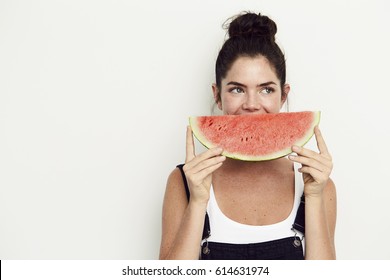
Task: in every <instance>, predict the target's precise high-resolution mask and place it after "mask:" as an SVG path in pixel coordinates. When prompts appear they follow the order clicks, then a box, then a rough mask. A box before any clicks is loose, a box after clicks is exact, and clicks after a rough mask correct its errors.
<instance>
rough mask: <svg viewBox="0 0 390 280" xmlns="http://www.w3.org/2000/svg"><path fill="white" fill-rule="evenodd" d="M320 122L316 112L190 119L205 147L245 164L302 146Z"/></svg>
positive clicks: (277, 155)
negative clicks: (221, 151)
mask: <svg viewBox="0 0 390 280" xmlns="http://www.w3.org/2000/svg"><path fill="white" fill-rule="evenodd" d="M319 121H320V112H319V111H303V112H292V113H277V114H252V115H223V116H197V117H190V125H191V128H192V131H193V133H194V135H195V137H196V138H197V139H198V140H199V142H201V143H202V144H203V145H204V146H205V147H207V148H213V147H221V148H223V150H224V152H223V155H225V156H227V157H230V158H234V159H239V160H247V161H262V160H271V159H275V158H280V157H283V156H285V155H287V154H289V153H291V147H292V146H293V145H297V146H303V145H305V144H306V143H307V142H308V141H309V140H310V138H311V137H312V136H313V134H314V127H315V126H316V125H318V123H319Z"/></svg>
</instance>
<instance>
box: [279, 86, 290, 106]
mask: <svg viewBox="0 0 390 280" xmlns="http://www.w3.org/2000/svg"><path fill="white" fill-rule="evenodd" d="M289 92H290V85H289V84H285V85H284V86H283V92H282V104H281V106H280V107H282V106H283V105H284V103H285V102H286V100H287V96H288V94H289Z"/></svg>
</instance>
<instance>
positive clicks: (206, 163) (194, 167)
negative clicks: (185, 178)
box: [184, 156, 226, 174]
mask: <svg viewBox="0 0 390 280" xmlns="http://www.w3.org/2000/svg"><path fill="white" fill-rule="evenodd" d="M225 159H226V157H225V156H214V157H211V158H208V159H205V160H202V161H200V162H199V163H198V164H194V163H193V162H191V163H192V164H191V163H189V164H185V165H184V167H185V169H184V171H185V172H187V173H190V174H196V173H199V172H201V171H202V170H204V169H207V168H209V167H210V166H213V165H216V164H219V163H220V162H223V161H225Z"/></svg>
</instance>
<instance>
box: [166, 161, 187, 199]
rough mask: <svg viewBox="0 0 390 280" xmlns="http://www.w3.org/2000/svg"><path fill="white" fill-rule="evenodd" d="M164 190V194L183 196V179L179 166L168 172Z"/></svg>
mask: <svg viewBox="0 0 390 280" xmlns="http://www.w3.org/2000/svg"><path fill="white" fill-rule="evenodd" d="M165 192H166V195H167V194H170V193H172V194H175V195H177V196H179V197H184V196H185V187H184V181H183V177H182V175H181V171H180V170H179V168H175V169H173V170H172V171H171V173H170V174H169V176H168V180H167V186H166V191H165Z"/></svg>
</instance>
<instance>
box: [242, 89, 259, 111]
mask: <svg viewBox="0 0 390 280" xmlns="http://www.w3.org/2000/svg"><path fill="white" fill-rule="evenodd" d="M242 108H243V109H244V110H245V111H248V112H256V111H258V110H260V108H261V104H260V97H259V94H257V93H251V92H249V93H248V94H247V95H246V99H245V101H244V103H243V104H242Z"/></svg>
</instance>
